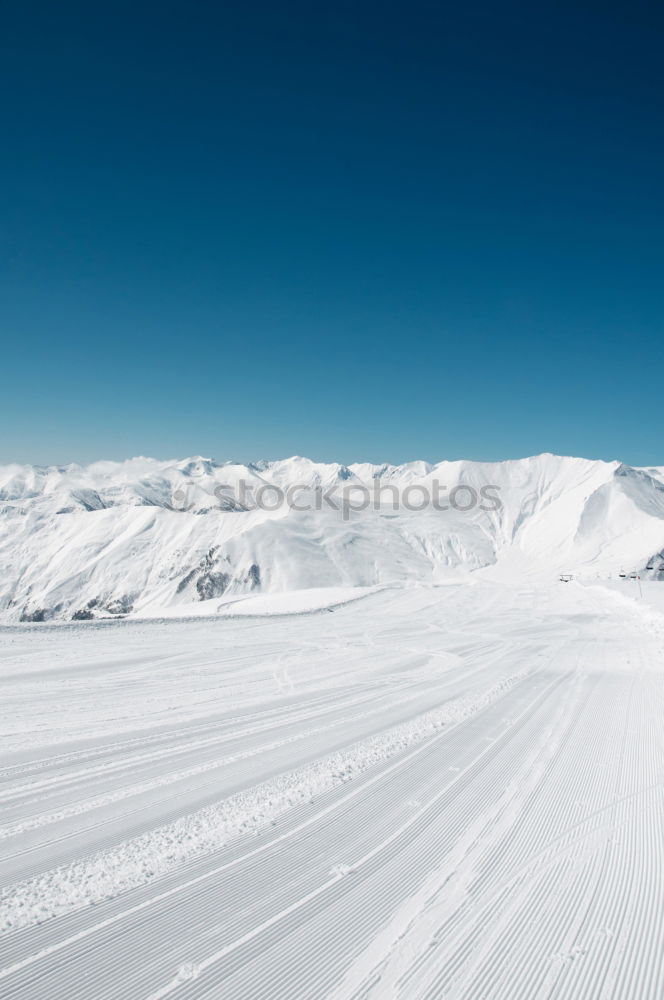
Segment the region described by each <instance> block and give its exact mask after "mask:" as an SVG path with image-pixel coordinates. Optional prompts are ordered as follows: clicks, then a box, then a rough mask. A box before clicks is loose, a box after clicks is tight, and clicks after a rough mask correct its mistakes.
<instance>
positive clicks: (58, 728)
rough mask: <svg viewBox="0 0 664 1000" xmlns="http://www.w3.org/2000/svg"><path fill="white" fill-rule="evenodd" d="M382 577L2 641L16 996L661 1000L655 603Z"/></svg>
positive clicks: (592, 592)
mask: <svg viewBox="0 0 664 1000" xmlns="http://www.w3.org/2000/svg"><path fill="white" fill-rule="evenodd" d="M593 475H594V473H593ZM607 475H609V479H608V482H609V489H608V490H605V491H604V494H603V496H604V497H605V499H607V494H608V499H607V503H608V504H609V506H611V507H612V508H615V509H618V511H619V512H620V509H621V505H623V504H627V503H628V501H629V502H632V501H631V500H629V498H627V499H625V494H624V493H622V494H621V493H620V492H619V491H618V492H616V490H615V489H614V486H613V481H612V479H611V478H610V477H611V476H612V475H613V473H612V472H611V473H610V474H609V473H608V472H607ZM630 476H631V473H630ZM635 477H636V478H635V480H634V481H635V482H637V483H638V482H639V480H638V474H635ZM623 478H625V477H623ZM627 478H629V477H627ZM650 481H652V480H650ZM647 488H648V489H650V486H647ZM588 489H589V487H588V486H584V487H583V488H580V493H581V494H584V493H585V491H587V490H588ZM597 489H599V490H600V491H601V490H602V486H597ZM652 496H654V497H656V496H657V494H656V493H654V492H653V494H652ZM551 502H552V503H555V502H556V501H554V500H552V501H551ZM597 502H598V503H599V501H597ZM653 502H654V501H653ZM581 506H583V504H582V505H581ZM586 509H587V504H586ZM639 509H641V508H639ZM97 513H100V514H101V516H102V517H107V516H110V517H113V516H116V515H115V514H114V512H113V510H112V509H111V510H110V511H109V510H106V511H100V512H97ZM139 513H140V515H141V517H143V516H144V517H146V518H154V516H155V514H154V511H153V510H151V509H150V508H146V509H141V508H139ZM163 513H169V512H163ZM20 516H24V517H26V518H28V519H30V518H33V523H34V524H36V525H38V524H39V516H40V515H39V514H37V513H34V514H33V513H30V510H29V509H26V512H25V514H24V515H19V514H15V515H12V518H13V519H14V518H15V519H16V521H17V523H18V521H19V518H20ZM45 516H46V515H45ZM81 516H82V517H85V516H88V515H86V514H82V515H81ZM172 516H173V517H178V516H180V517H182V515H176V514H173V515H172ZM192 516H193V515H192ZM228 516H233V515H228ZM249 516H251V515H249ZM546 516H547V515H546V510H545V509H544V510H543V511H542V517H546ZM647 516H648V517H652V519H653V521H655V520H658V518H657V517H656V516H655V515H651V514H648V515H647ZM607 517H608V522H609V527H606V523H607V522H603V523H604V528H603V529H602V531H603V534H602V540H601V544H600V543H598V544H599V548H600V549H601V551H603V552H606V551H607V549H608V550H609V551H612V552H614V554H615V552H616V551H617V548H619V544H620V543H619V540H618V539H617V536H615V537H614V536H613V534H612V532H613V527H611V524H612V522H611V520H610V516H608V515H607ZM202 520H203V521H205V520H207V519H206V518H203V519H202ZM81 523H83V522H81ZM128 523H129V522H128V521H127V522H126V523H125V526H124V530H126V531H129V530H130V529H129V528H128V527H127V524H128ZM616 523H617V522H616ZM642 523H644V522H642ZM660 523H661V522H660ZM134 527H136V526H134ZM53 530H55V529H53ZM58 530H59V529H58ZM72 530H73V529H72ZM187 530H190V529H187ZM202 530H206V529H202ZM136 531H138V529H137V528H136ZM25 537H28V536H25ZM58 537H59V536H58ZM120 537H122V536H120ZM561 537H562V536H561ZM653 537H654V531H653ZM652 540H653V539H651V538H650V537H649V538H646V539H645V540H643V539H641V542H640V544H641V547H642V548H643V549H644V551H643V553H641V554H642V555H644V556H645V557H646V558H647V557H648V551H647V550H648V547H649V546H650V544H651V541H652ZM79 542H80V546H81V547H82V546H84V544H85V539H84V538H79ZM94 544H95V545H97V544H98V543H97V541H95V543H94ZM491 544H492V545H493V542H491ZM532 544H534V541H532ZM547 544H551V542H550V541H549V542H548V543H547ZM580 544H581V543H580ZM582 545H585V546H586V549H585V550H584V551H588V552H590V548H591V543H590V542H589V541H587V540H585V541H583V543H582ZM612 546H613V548H612ZM660 547H661V540H660ZM524 548H527V546H526V543H525V542H524ZM16 551H17V553H18V551H19V546H18V545H17V547H16ZM31 551H32V552H33V554H34V553H37V552H38V548H37V547H36V546H35V548H33V549H32V550H31ZM58 551H59V550H58V549H57V546H56V545H55V544H54V545H53V546H52V549H51V550H50V551H49V553H48V555H46V554H45V555H44V559H43V561H42V563H41V564H40V565H42V567H43V570H44V572H45V573H46V571H47V570H48V579H47V580H45V582H44V583H43V591H42V592H40V593H42V594H43V595H51V594H52V588H53V587H54V586H55V585H56V583H55V581H56V579H58V580H62V581H65V580H69V581H70V583H71V580H70V577H67V572H69V571H67V572H66V571H65V566H64V564H65V562H66V554H62V555H61V557H60V560H59V564H60V567H61V575H60V576H58V575H57V572H56V563H57V562H58ZM79 551H81V549H79ZM94 551H95V552H97V550H96V549H95V550H94ZM155 551H156V550H155ZM653 551H655V547H653ZM91 553H92V549H91ZM526 554H527V553H526ZM98 555H99V553H98V552H97V556H98ZM17 558H18V555H17ZM21 558H26V559H27V556H26V555H25V553H23V556H22V557H21ZM90 558H91V563H90V565H89V566H86V567H85V572H84V573H83V578H82V579H83V581H84V584H85V587H87V586H88V584H89V583H90V581H92V580H96V577H95V572H96V571H95V570H94V565H93V564H94V559H95V558H97V557H96V556H95V557H93V555H92V554H91V557H90ZM635 558H636V556H635ZM109 559H110V557H108V558H107V559H106V572H107V574H108V573H109V572H110V571H109V570H108V567H109V566H111V565H112V561H110V562H109ZM151 565H152V563H151ZM302 565H304V562H303V563H302ZM358 565H359V563H358ZM32 572H33V575H32V576H31V577H30V580H31V581H32V582H31V583H30V586H32V587H33V588H34V587H36V586H37V580H38V572H37V569H36V568H35V569H34V571H32ZM148 576H149V574H148ZM550 576H551V574H550ZM368 577H369V578H368V579H366V580H364V581H358V580H356V581H355V582H356V583H361V582H363V583H364V586H365V587H366V588H367V589H365V590H362V591H356V590H353V589H348V582H347V581H346V582H345V583H344V582H343V581H342V583H340V582H339V581H338V580H336V581H328V582H327V586H328V587H329V588H331V589H329V590H326V591H325V592H323V591H322V590H321V592H320V593H319V594H318V596H317V597H316V595H315V594H314V593H313V592H312V591H311V590H306V589H304V591H303V592H300V593H299V594H290V595H287V596H286V597H284V595H283V594H282V595H279V594H277V595H276V598H278V600H277V603H276V604H274V603H272V602H271V598H270V597H269V595H268V594H263V595H255V596H254V597H249V598H247V600H248V601H252V602H258V603H254V604H253V606H249V605H248V606H247V610H246V614H245V616H244V617H242V616H240V615H234V614H232V613H231V608H232V602H231V603H228V601H227V603H224V604H223V605H222V606H223V608H224V609H225V611H224V613H223V614H219V613H216V614H215V615H213V616H211V617H210V616H205V617H199V618H194V617H190V618H188V619H186V620H178V619H169V618H167V617H165V616H164V617H162V618H161V619H159V620H147V619H142V620H141V619H131V618H129V619H124V620H120V621H104V622H102V621H96V622H95V621H85V622H70V623H62V622H59V623H53V624H48V623H43V624H20V625H18V624H16V625H7V626H5V627H4V628H2V629H1V630H0V688H1V692H2V699H1V708H0V712H1V716H2V720H1V721H2V735H3V749H2V761H1V770H0V801H1V802H2V817H1V821H0V822H1V829H0V838H1V839H0V873H1V883H2V886H3V889H2V897H1V904H2V928H3V933H2V934H1V935H0V970H1V971H0V996H1V997H3V998H11V1000H111V998H115V1000H135V998H140V1000H148V998H149V1000H159V998H163V997H173V998H174V1000H179V998H187V1000H188V998H192V1000H193V998H203V997H205V998H209V1000H221V998H228V1000H317V998H325V1000H327V998H335V1000H346V998H358V1000H359V998H363V1000H364V998H375V1000H385V998H396V997H399V998H429V1000H439V998H442V997H445V998H458V1000H543V998H549V997H550V998H556V1000H661V998H662V997H663V996H664V948H663V947H662V941H663V940H664V871H663V869H664V818H663V817H664V790H663V783H662V781H663V777H664V735H663V734H664V725H663V723H664V616H663V615H662V613H661V611H660V610H658V599H656V596H654V595H656V594H658V593H659V591H658V589H657V588H658V587H660V586H661V585H660V584H657V583H654V582H652V583H651V584H649V587H650V591H649V593H650V595H651V597H650V598H649V599H646V598H644V599H643V600H640V599H638V594H637V593H636V591H635V589H634V581H630V580H629V579H627V580H625V581H622V580H621V581H615V580H614V581H612V582H611V584H610V586H604V585H599V584H591V583H588V584H581V583H579V582H578V581H573V582H571V583H567V584H566V583H559V582H558V581H557V580H556V579H555V578H554V579H547V580H544V579H541V580H538V579H535V578H532V579H531V577H530V576H529V575H528V574H524V575H522V577H521V578H518V577H516V579H512V581H511V582H504V581H502V580H500V579H490V578H489V577H490V574H489V577H487V575H486V574H484V575H483V574H482V573H475V574H472V575H471V576H470V577H469V579H470V580H471V581H472V583H469V582H467V581H463V582H456V583H455V582H450V581H447V582H446V583H445V585H435V584H434V583H432V582H431V581H430V580H429V581H427V582H425V583H415V582H401V583H393V584H392V585H391V586H380V587H379V586H377V585H378V584H380V583H385V582H386V581H381V580H376V579H374V578H371V574H368ZM106 579H108V580H109V581H110V580H111V577H110V576H108V575H107V577H106ZM13 586H16V585H15V584H13ZM21 586H22V584H21ZM63 586H64V583H63ZM26 587H27V585H26ZM110 587H111V584H110V582H109V592H110ZM49 588H50V589H49ZM87 593H91V591H90V590H88V591H86V594H87ZM155 593H156V590H154V591H152V593H151V599H152V597H154V594H155ZM231 596H233V595H226V597H227V598H230V597H231ZM351 598H354V599H352V600H351ZM41 600H42V598H41V597H40V601H41ZM42 603H44V602H42ZM63 603H64V602H63ZM146 603H147V601H146ZM153 603H154V601H153ZM192 603H193V602H192V600H191V598H190V600H189V604H192ZM213 603H216V604H219V603H220V602H219V601H216V600H215V602H213ZM241 603H243V602H241ZM183 604H186V602H183ZM48 606H49V607H52V606H53V605H52V604H49V605H48ZM70 606H71V605H70ZM190 610H191V609H190V608H188V609H187V613H188V611H190Z"/></svg>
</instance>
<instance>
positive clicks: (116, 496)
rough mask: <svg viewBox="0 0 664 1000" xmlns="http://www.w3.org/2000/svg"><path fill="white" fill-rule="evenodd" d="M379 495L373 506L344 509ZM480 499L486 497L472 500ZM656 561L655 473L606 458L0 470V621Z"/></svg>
mask: <svg viewBox="0 0 664 1000" xmlns="http://www.w3.org/2000/svg"><path fill="white" fill-rule="evenodd" d="M243 484H244V486H243ZM487 487H490V488H491V489H492V490H493V493H487V494H484V493H483V490H485V489H486V488H487ZM380 488H384V493H386V494H387V498H386V499H385V497H384V496H381V502H380V503H379V504H378V505H377V506H376V505H375V504H374V502H373V500H372V501H371V502H370V503H369V502H367V505H366V507H364V508H363V509H359V508H360V507H361V506H362V498H363V497H367V496H370V497H373V496H374V492H372V491H375V490H376V489H380ZM335 491H340V492H335ZM353 491H355V492H354V493H353ZM395 491H396V494H397V495H398V498H399V503H398V504H397V505H396V506H395V501H394V496H395ZM436 491H438V493H436ZM443 491H445V492H443ZM455 491H456V497H457V499H458V501H459V502H458V504H455V503H454V497H455ZM328 492H329V493H330V497H331V498H332V501H333V503H331V504H328V503H327V502H326V500H325V497H326V496H327V495H328ZM286 495H288V496H290V497H291V501H295V507H294V506H293V503H292V502H290V503H289V502H286V501H285V499H284V497H285V496H286ZM436 495H438V496H439V498H440V497H442V501H443V502H442V503H441V504H440V505H439V507H436V506H435V505H433V504H432V502H431V501H432V497H434V496H436ZM280 496H281V500H282V502H281V504H280V506H274V501H275V500H278V499H279V497H280ZM427 496H428V497H429V503H428V505H426V506H425V507H424V508H423V509H420V510H418V509H414V508H412V507H409V505H408V504H407V503H405V502H404V499H403V498H404V497H406V498H409V499H410V500H412V504H413V505H415V506H416V502H415V501H416V498H419V500H418V502H420V501H421V499H422V498H424V497H427ZM489 496H493V497H494V498H496V499H497V500H499V506H498V507H494V508H493V509H491V507H490V505H488V504H484V505H483V504H482V499H483V498H486V497H489ZM268 497H269V498H270V503H269V504H268ZM257 498H262V499H261V502H258V500H257ZM450 498H451V499H452V504H451V505H450V503H449V500H450ZM461 498H463V501H462V499H461ZM263 501H264V502H263ZM468 501H471V504H470V506H469V505H468ZM318 503H320V508H319V509H316V504H318ZM335 503H336V507H335V506H334V504H335ZM445 503H447V509H446V510H444V509H441V507H442V506H445ZM306 504H309V505H310V506H311V507H312V509H309V510H303V509H297V507H298V506H299V507H300V508H302V507H304V506H306ZM356 508H358V509H356ZM662 553H664V469H662V468H660V467H657V466H652V467H650V468H648V469H644V468H637V467H632V466H629V465H625V464H624V463H621V462H619V461H613V462H605V461H602V460H593V459H584V458H577V457H570V456H558V455H553V454H551V453H543V454H541V455H535V456H531V457H529V458H525V459H508V460H506V461H504V462H472V461H465V460H455V461H441V462H438V463H435V464H434V463H427V462H423V461H420V460H418V461H414V462H407V463H403V464H401V465H390V464H387V463H384V464H372V463H351V464H350V465H344V464H341V463H329V462H328V463H325V462H314V461H312V460H310V459H307V458H304V457H302V456H292V457H291V458H288V459H280V460H275V461H266V460H263V461H258V462H250V463H246V464H243V463H237V462H234V461H228V462H218V461H216V460H214V459H211V458H205V457H203V456H191V457H188V458H184V459H179V460H172V461H161V460H157V459H150V458H142V457H138V458H133V459H128V460H126V461H124V462H111V461H105V460H102V461H98V462H92V463H89V464H88V465H78V464H75V463H70V464H68V465H66V466H32V465H19V464H11V465H4V466H0V570H1V573H0V620H2V621H5V622H11V621H20V620H23V621H43V620H50V619H63V620H69V619H72V618H74V619H76V620H84V619H88V618H89V619H91V618H96V617H107V616H114V615H126V614H140V613H142V612H144V610H145V608H147V607H150V608H153V609H154V608H159V607H163V608H172V607H174V606H175V607H177V606H179V605H186V604H191V602H192V601H210V602H212V604H213V603H214V601H218V600H220V599H222V598H223V599H228V598H231V597H233V596H235V595H241V594H249V593H252V592H263V593H281V592H286V591H289V590H296V589H306V588H311V587H337V586H346V587H366V586H375V585H379V584H385V583H408V582H414V581H418V582H427V583H437V582H444V581H446V580H450V579H464V580H468V579H472V577H473V574H476V573H479V574H486V575H493V576H496V575H497V576H500V575H501V574H503V575H504V576H505V577H506V578H507V577H510V576H514V575H515V574H516V575H519V574H526V575H529V574H530V575H545V576H549V577H550V576H552V575H553V574H557V573H560V572H571V573H575V574H580V575H585V576H591V577H596V576H598V575H599V576H600V577H601V576H604V577H607V576H617V575H618V574H619V572H620V571H621V570H624V571H626V572H629V571H632V570H634V571H637V570H638V571H640V572H642V573H643V574H644V575H648V574H650V575H652V576H654V577H655V578H657V579H662V578H663V577H662V574H660V572H659V566H660V565H663V566H664V556H663V555H661V554H662ZM650 565H652V567H653V568H652V569H651V570H648V569H646V567H647V566H650ZM663 573H664V571H663ZM212 604H211V611H214V607H213V606H212Z"/></svg>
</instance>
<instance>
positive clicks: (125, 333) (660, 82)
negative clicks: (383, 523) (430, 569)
mask: <svg viewBox="0 0 664 1000" xmlns="http://www.w3.org/2000/svg"><path fill="white" fill-rule="evenodd" d="M100 7H101V5H96V4H85V5H82V4H81V5H77V4H68V3H64V4H62V5H54V4H48V5H47V4H39V3H33V4H27V5H18V4H16V5H14V6H13V8H12V9H11V10H8V11H5V13H4V15H3V20H4V22H5V28H4V29H3V35H4V42H3V49H4V51H3V53H2V60H0V85H1V86H2V92H3V94H5V96H6V95H10V100H9V101H4V102H3V109H2V112H1V113H0V114H1V117H2V122H1V125H2V135H3V156H2V158H1V160H0V200H1V202H2V211H1V213H0V265H1V266H0V323H1V333H2V344H3V346H2V365H1V368H0V392H1V399H2V421H1V426H0V461H30V462H39V463H47V462H48V463H50V462H58V463H63V462H69V461H90V460H93V459H95V458H122V457H128V456H131V455H136V454H148V455H154V456H156V457H163V458H166V457H175V456H184V455H187V454H197V453H202V454H209V455H213V456H215V457H217V458H220V459H226V458H232V459H237V460H251V459H257V458H264V457H266V458H275V457H283V456H287V455H291V454H294V453H298V454H306V455H308V456H310V457H312V458H317V459H321V460H338V461H343V462H352V461H364V460H370V461H394V462H399V461H405V460H408V459H413V458H426V459H429V460H434V461H435V460H440V459H443V458H450V459H451V458H460V457H466V458H476V459H488V460H494V459H501V458H507V457H516V456H521V455H526V454H533V453H536V452H541V451H554V452H559V453H563V454H581V455H585V456H588V457H601V458H616V457H617V458H621V459H622V460H624V461H626V462H630V463H633V464H650V463H657V464H663V463H664V440H663V438H662V433H661V431H662V418H661V413H662V391H661V388H660V376H661V374H662V371H663V367H662V361H663V360H664V357H663V356H664V329H663V328H664V322H663V317H664V292H663V284H664V283H663V281H662V277H663V263H664V246H663V236H662V234H663V233H664V225H663V223H664V211H663V208H664V194H663V190H664V188H663V185H662V177H663V176H664V70H663V69H662V59H661V51H662V44H663V43H664V14H663V13H662V9H661V8H660V9H659V10H658V9H657V8H656V7H655V5H651V6H649V5H646V4H642V5H641V4H638V3H637V4H629V5H628V4H627V3H623V4H610V3H609V4H606V3H605V4H602V5H599V4H596V5H595V4H593V5H590V4H583V3H582V4H579V3H574V4H565V3H563V4H556V5H555V6H554V5H553V4H551V5H548V4H545V5H540V4H526V3H509V2H507V3H502V4H496V3H488V2H485V0H480V2H478V3H476V4H473V5H460V4H452V3H423V2H420V0H417V2H414V3H409V4H405V3H401V4H391V3H381V4H378V3H372V2H361V0H360V2H357V0H356V2H353V3H347V2H339V3H335V4H330V5H323V4H311V3H291V2H284V3H283V4H274V3H269V4H267V3H266V4H263V3H252V4H239V3H238V4H235V3H232V4H226V3H221V4H202V5H191V4H184V3H164V4H159V5H157V4H141V3H138V4H133V5H129V4H123V3H118V4H113V5H106V6H104V8H103V9H98V8H100Z"/></svg>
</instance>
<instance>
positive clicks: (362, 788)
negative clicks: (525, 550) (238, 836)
mask: <svg viewBox="0 0 664 1000" xmlns="http://www.w3.org/2000/svg"><path fill="white" fill-rule="evenodd" d="M527 676H530V677H532V675H531V674H530V675H527ZM561 679H562V678H561V677H556V678H555V679H554V681H552V682H551V683H550V684H549V685H548V686H547V688H546V690H548V689H549V688H553V687H554V686H555V685H556V684H558V683H560V682H561ZM509 690H513V689H509V688H508V691H509ZM539 694H540V692H538V694H537V695H536V698H537V696H538V695H539ZM536 698H535V699H534V700H536ZM488 707H491V704H490V705H488V706H482V709H481V710H480V711H482V710H484V709H485V708H488ZM527 711H528V710H527V709H526V712H527ZM478 714H479V713H478ZM522 714H525V713H522ZM470 718H473V716H470ZM467 721H468V718H465V719H460V720H459V721H458V722H456V723H452V724H450V725H448V726H446V727H444V728H443V729H442V730H441V731H440V732H438V733H436V734H435V735H434V736H432V737H430V738H429V739H427V740H425V741H424V742H422V743H420V744H419V745H418V746H416V747H415V749H413V750H412V751H410V752H409V753H407V754H406V755H405V756H403V757H400V758H399V759H398V760H397V761H394V762H393V763H392V764H389V765H387V766H386V767H385V768H382V769H381V770H380V772H379V773H377V774H375V775H372V777H371V778H369V779H366V780H364V781H362V782H361V783H358V785H357V786H356V787H355V788H353V789H351V790H350V791H349V792H347V793H346V794H345V795H344V796H342V797H341V798H340V799H338V800H335V801H334V802H333V803H331V804H330V805H328V806H326V807H325V808H324V809H322V810H319V811H318V812H316V814H315V815H313V816H310V817H308V818H307V819H306V820H304V821H303V822H301V823H299V824H298V825H297V826H295V827H294V828H292V829H290V830H288V831H286V832H284V833H283V834H280V835H279V836H278V837H275V838H273V839H272V840H270V841H268V842H267V843H265V844H261V845H260V846H259V847H257V848H255V849H253V850H252V851H248V852H247V853H245V854H243V855H241V856H239V857H237V858H234V859H233V860H231V861H229V862H226V863H224V864H222V865H220V866H218V867H216V868H213V869H211V870H210V871H207V872H205V873H203V874H202V875H199V876H196V877H194V878H192V879H188V880H186V881H184V882H181V883H178V884H176V885H175V886H173V887H171V888H170V889H168V890H165V891H164V892H163V893H158V894H157V895H155V896H153V897H150V898H149V899H147V900H144V901H143V902H141V903H137V904H136V905H135V906H132V907H129V908H128V909H127V910H124V911H122V912H121V913H118V914H115V915H113V916H112V917H109V918H107V919H106V920H103V921H101V922H99V923H98V924H95V925H93V926H91V927H87V928H84V929H83V930H81V931H79V932H78V933H76V934H74V935H72V936H71V937H69V938H66V939H65V940H63V941H59V942H57V943H55V944H53V945H50V946H47V947H46V948H44V949H41V950H40V951H38V952H36V953H35V954H33V955H30V956H27V957H26V958H24V959H21V960H20V961H18V962H16V963H14V964H13V965H11V966H8V967H6V968H4V969H1V970H0V980H1V979H5V978H7V977H8V976H10V975H12V974H14V973H16V972H18V971H20V970H22V969H24V968H26V967H27V966H29V965H32V964H33V963H34V962H37V961H39V960H41V959H43V958H45V957H47V956H49V955H52V954H54V953H55V952H59V951H61V950H62V949H63V948H66V947H69V946H70V945H72V944H74V943H77V942H78V941H80V940H83V939H84V938H87V937H89V936H90V935H92V934H94V933H96V932H97V931H99V930H101V929H103V928H106V927H109V926H111V925H113V924H116V923H118V922H120V921H121V920H123V919H125V918H126V917H128V916H130V915H133V914H134V913H138V912H140V911H142V910H145V909H147V908H149V907H150V906H153V905H154V904H155V903H158V902H161V901H163V900H165V899H169V898H172V897H173V896H176V895H177V894H179V893H180V892H182V891H183V890H185V889H189V888H191V887H193V886H195V885H199V884H201V883H203V882H206V881H208V880H209V879H211V878H213V877H215V876H217V875H219V874H221V873H222V872H224V871H226V870H228V869H229V868H233V867H236V866H237V865H239V864H241V863H242V862H245V861H247V860H248V859H250V858H253V857H256V856H257V855H259V854H263V853H265V852H267V851H271V850H273V848H274V847H275V846H276V845H278V844H279V843H282V842H283V841H284V840H287V839H291V838H292V837H294V836H296V835H297V834H299V833H301V832H302V831H303V830H305V829H307V828H308V827H310V826H312V825H313V824H314V823H318V822H320V820H321V819H322V818H323V817H324V816H326V815H328V814H329V813H331V812H334V811H336V810H338V809H339V808H341V807H342V806H344V805H346V803H348V802H349V801H350V800H352V799H354V798H356V797H357V796H360V795H362V794H364V793H365V792H366V791H367V789H368V788H370V787H372V786H373V785H375V784H376V783H377V782H379V781H383V780H384V779H385V778H386V776H387V775H389V774H391V773H393V772H394V771H396V770H398V769H400V768H402V767H403V766H404V765H405V764H406V763H408V762H409V761H410V760H412V759H413V758H415V757H417V756H418V755H420V754H422V753H424V752H425V751H426V750H427V749H428V748H429V747H431V746H432V745H434V744H435V743H436V742H437V741H438V740H440V739H441V738H442V737H444V736H447V735H448V734H449V733H450V732H451V731H453V730H456V729H458V728H459V727H461V726H463V725H464V723H466V722H467ZM510 728H511V727H507V730H506V731H508V730H509V729H510ZM491 748H492V747H491V744H487V747H486V748H485V750H484V751H483V752H482V756H483V755H484V754H487V753H489V751H490V750H491ZM469 766H472V765H469ZM459 777H460V775H457V776H456V778H454V779H453V780H452V782H450V786H451V785H453V784H455V783H456V781H457V780H458V779H459ZM447 788H448V786H446V788H445V790H447ZM422 811H425V810H420V812H422ZM408 825H410V824H408ZM405 828H407V827H405ZM391 839H392V838H390V841H389V842H391ZM336 881H338V879H337V877H335V878H333V879H332V880H330V882H329V884H333V883H334V882H336ZM327 884H328V883H326V885H327Z"/></svg>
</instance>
